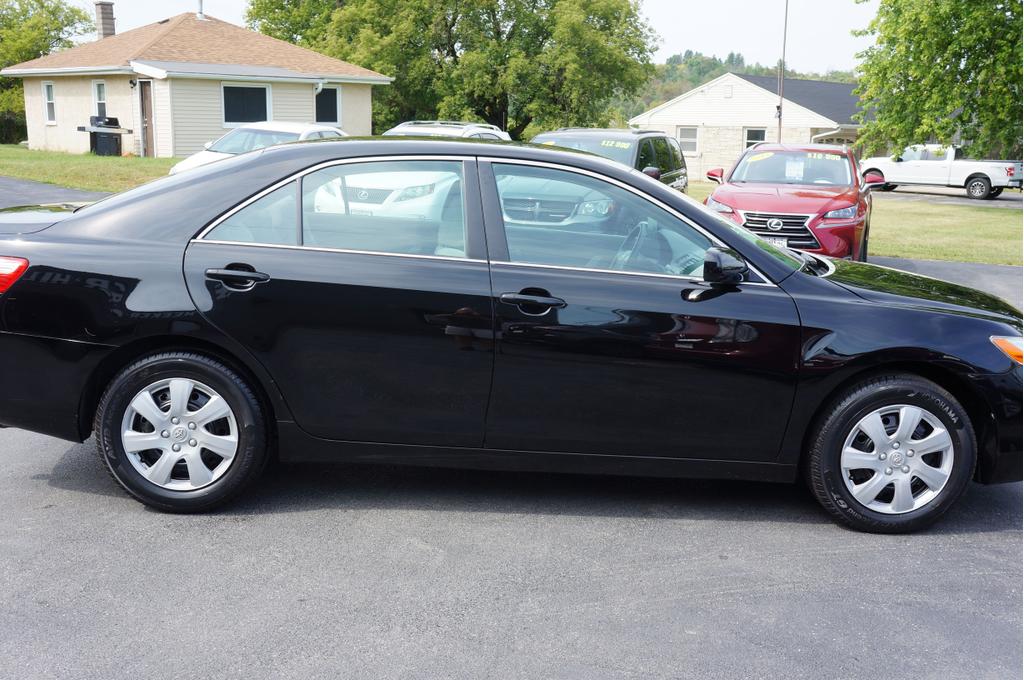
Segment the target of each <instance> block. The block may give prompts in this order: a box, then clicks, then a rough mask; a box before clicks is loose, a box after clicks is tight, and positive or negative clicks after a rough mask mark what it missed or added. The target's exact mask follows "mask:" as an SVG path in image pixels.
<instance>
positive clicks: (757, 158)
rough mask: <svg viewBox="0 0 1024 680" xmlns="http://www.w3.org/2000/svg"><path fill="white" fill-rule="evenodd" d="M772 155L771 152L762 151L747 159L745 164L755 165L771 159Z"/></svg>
mask: <svg viewBox="0 0 1024 680" xmlns="http://www.w3.org/2000/svg"><path fill="white" fill-rule="evenodd" d="M774 155H775V154H773V153H772V152H771V151H762V152H761V153H755V154H754V155H753V156H751V157H750V158H748V159H747V162H748V163H756V162H758V161H763V160H764V159H766V158H771V157H772V156H774Z"/></svg>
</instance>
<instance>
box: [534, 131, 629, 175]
mask: <svg viewBox="0 0 1024 680" xmlns="http://www.w3.org/2000/svg"><path fill="white" fill-rule="evenodd" d="M533 143H534V144H542V145H544V146H560V147H562V148H563V149H575V150H577V151H586V152H588V153H592V154H597V155H598V156H604V157H605V158H610V159H611V160H613V161H618V162H619V163H623V164H625V165H628V166H630V167H632V166H633V143H632V142H625V141H622V140H620V139H602V138H601V137H573V136H571V135H566V136H560V135H556V134H555V135H551V134H549V135H537V136H536V137H534V138H533Z"/></svg>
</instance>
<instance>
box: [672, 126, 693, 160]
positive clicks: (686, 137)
mask: <svg viewBox="0 0 1024 680" xmlns="http://www.w3.org/2000/svg"><path fill="white" fill-rule="evenodd" d="M676 139H678V140H679V148H680V149H682V150H683V153H684V154H687V155H691V156H692V155H693V154H695V153H697V128H696V127H677V128H676Z"/></svg>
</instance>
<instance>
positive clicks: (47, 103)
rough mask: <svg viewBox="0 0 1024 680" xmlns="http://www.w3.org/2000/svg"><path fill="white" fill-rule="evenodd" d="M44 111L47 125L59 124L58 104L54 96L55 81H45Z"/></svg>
mask: <svg viewBox="0 0 1024 680" xmlns="http://www.w3.org/2000/svg"><path fill="white" fill-rule="evenodd" d="M43 113H44V115H45V116H46V123H47V125H56V124H57V104H56V102H54V98H53V83H50V82H46V83H43Z"/></svg>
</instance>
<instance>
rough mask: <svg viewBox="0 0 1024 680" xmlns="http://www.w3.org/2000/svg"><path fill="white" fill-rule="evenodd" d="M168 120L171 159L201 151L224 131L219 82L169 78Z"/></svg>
mask: <svg viewBox="0 0 1024 680" xmlns="http://www.w3.org/2000/svg"><path fill="white" fill-rule="evenodd" d="M170 90H171V93H170V94H171V97H170V103H171V121H172V127H173V131H174V132H173V144H174V146H173V148H174V155H175V156H188V155H189V154H193V153H196V152H197V151H202V150H203V144H205V143H206V142H212V141H213V140H215V139H217V138H218V137H220V136H221V135H223V134H224V133H225V132H227V128H225V127H224V122H223V120H222V113H221V93H220V81H219V80H194V79H186V78H172V79H170Z"/></svg>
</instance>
